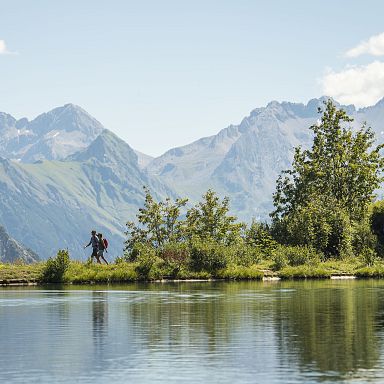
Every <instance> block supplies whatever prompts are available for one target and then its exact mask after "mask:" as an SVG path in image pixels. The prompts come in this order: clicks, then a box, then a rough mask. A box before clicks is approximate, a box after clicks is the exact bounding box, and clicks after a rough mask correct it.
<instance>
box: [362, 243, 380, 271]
mask: <svg viewBox="0 0 384 384" xmlns="http://www.w3.org/2000/svg"><path fill="white" fill-rule="evenodd" d="M360 258H361V260H362V262H363V263H364V265H366V266H368V267H372V266H373V264H375V261H376V260H377V254H376V252H375V251H374V250H373V249H371V248H368V247H365V248H364V249H363V250H362V251H361V253H360Z"/></svg>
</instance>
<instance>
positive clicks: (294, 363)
mask: <svg viewBox="0 0 384 384" xmlns="http://www.w3.org/2000/svg"><path fill="white" fill-rule="evenodd" d="M383 288H384V282H381V281H361V282H359V281H353V282H331V281H327V282H325V281H321V282H313V281H312V282H283V283H274V284H266V283H261V282H241V283H237V282H234V283H215V282H210V283H193V284H188V283H180V284H179V283H172V284H149V285H143V284H134V285H129V286H121V287H117V286H113V287H95V288H94V289H92V290H89V287H71V288H68V287H67V288H66V289H64V290H51V291H47V290H39V289H36V290H30V289H29V290H22V289H20V290H6V289H5V290H0V320H1V321H0V339H1V340H2V350H3V354H2V359H0V381H1V382H12V383H18V382H20V383H24V382H28V381H29V382H39V383H56V382H60V383H72V382H79V383H88V382H92V383H105V382H110V381H111V382H114V383H126V382H135V383H148V382H164V383H165V382H167V383H169V382H175V383H176V382H177V383H179V382H180V381H181V382H191V383H192V382H193V383H195V382H207V381H213V382H221V383H233V382H236V383H254V382H265V383H269V382H272V383H287V382H292V383H302V382H305V383H318V382H331V381H336V382H349V381H351V380H353V381H354V382H366V381H368V379H369V381H370V382H383V377H382V376H383V373H382V372H381V366H382V364H383V336H384V335H383V330H382V325H383V321H384V289H383ZM20 367H23V369H20Z"/></svg>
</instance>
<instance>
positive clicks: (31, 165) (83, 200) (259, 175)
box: [0, 97, 384, 259]
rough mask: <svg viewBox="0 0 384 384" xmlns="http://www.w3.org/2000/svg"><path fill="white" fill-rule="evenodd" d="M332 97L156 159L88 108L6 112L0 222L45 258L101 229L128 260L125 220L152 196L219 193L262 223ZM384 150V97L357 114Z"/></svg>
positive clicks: (277, 110)
mask: <svg viewBox="0 0 384 384" xmlns="http://www.w3.org/2000/svg"><path fill="white" fill-rule="evenodd" d="M325 99H326V98H325V97H323V98H320V99H313V100H310V101H309V102H308V103H306V104H301V103H289V102H283V103H279V102H276V101H272V102H270V103H269V104H268V105H267V106H266V107H263V108H257V109H255V110H253V111H252V112H251V113H250V115H249V116H247V117H245V118H244V119H243V120H242V121H241V123H240V124H238V125H230V126H228V127H227V128H224V129H223V130H221V131H220V132H218V134H216V135H213V136H210V137H205V138H202V139H199V140H197V141H195V142H193V143H191V144H188V145H185V146H182V147H178V148H173V149H170V150H169V151H167V152H166V153H164V154H163V155H162V156H159V157H157V158H152V157H150V156H148V155H145V154H143V153H140V152H138V151H135V150H133V149H132V148H131V147H130V146H129V145H128V144H127V143H125V142H124V141H123V140H121V139H120V138H118V137H117V136H116V135H115V134H113V133H112V132H111V131H109V130H107V129H106V128H105V127H104V126H103V125H102V124H101V123H100V122H98V121H97V120H96V119H95V118H93V117H92V116H90V115H89V114H88V113H87V112H85V111H84V110H83V109H82V108H80V107H78V106H75V105H73V104H67V105H65V106H63V107H59V108H55V109H53V110H52V111H50V112H48V113H44V114H42V115H40V116H38V117H37V118H36V119H34V120H32V121H29V120H27V119H25V118H23V119H20V120H16V119H15V118H13V117H12V116H11V115H9V114H6V113H0V225H3V226H4V227H5V228H6V230H7V232H8V233H9V234H10V235H11V236H13V237H14V238H15V239H17V240H18V241H21V242H22V243H23V244H25V245H26V246H27V247H29V248H31V249H33V250H34V251H35V252H37V253H38V255H39V256H40V257H42V258H47V257H49V256H52V255H53V254H55V253H56V251H57V250H58V249H59V248H68V250H69V251H70V253H71V255H72V256H73V257H75V258H78V259H82V258H83V259H84V258H85V257H87V255H88V253H89V251H88V252H87V253H86V252H85V251H84V250H83V245H84V244H86V243H88V241H89V236H90V230H91V229H93V228H95V229H96V230H98V231H101V232H103V234H104V235H105V236H106V237H107V238H108V240H109V243H110V252H109V254H110V255H111V257H114V256H118V255H121V253H122V249H123V243H124V238H125V235H124V229H125V223H126V221H127V220H131V219H133V218H134V216H135V214H136V213H137V210H138V208H139V207H141V206H142V204H143V201H144V191H143V188H142V187H143V186H144V185H145V186H147V187H148V188H149V189H150V190H151V191H152V193H153V194H154V196H155V197H156V198H158V199H163V198H165V197H166V196H170V197H172V198H175V197H177V196H182V197H188V198H189V199H190V203H191V204H193V203H195V202H196V201H198V200H199V199H200V197H201V195H202V194H203V193H204V192H205V191H206V190H207V189H208V188H212V189H214V190H215V191H217V192H218V193H219V194H220V196H222V197H223V196H224V195H225V196H228V197H229V198H230V201H231V207H232V211H233V213H234V214H236V215H237V216H238V217H239V218H240V219H242V220H245V221H248V222H249V221H250V220H251V219H252V218H257V219H260V220H265V219H267V218H268V213H269V212H270V211H271V210H272V193H273V190H274V187H275V181H276V178H277V176H278V174H279V173H280V172H281V170H283V169H287V168H289V167H290V164H291V162H292V158H293V151H294V147H296V146H298V145H301V146H303V147H308V146H309V145H310V144H311V140H312V131H311V130H309V127H310V126H311V125H312V124H314V123H316V121H317V120H318V119H319V117H320V115H319V114H318V108H319V107H320V108H321V107H322V106H323V101H324V100H325ZM342 107H343V108H344V109H345V110H346V111H347V113H348V114H349V115H350V116H352V117H353V118H354V119H355V121H354V123H353V124H354V125H355V126H356V127H357V126H361V124H363V122H364V121H366V122H367V123H368V125H370V126H371V127H372V128H373V130H374V131H375V133H376V138H377V141H378V143H382V142H383V140H384V138H383V128H382V122H383V121H384V99H383V100H381V101H380V102H378V103H377V104H376V105H374V106H372V107H368V108H363V109H356V108H355V107H354V106H353V105H349V106H342Z"/></svg>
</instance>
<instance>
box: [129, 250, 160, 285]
mask: <svg viewBox="0 0 384 384" xmlns="http://www.w3.org/2000/svg"><path fill="white" fill-rule="evenodd" d="M134 250H135V253H136V254H135V260H136V263H137V265H136V272H137V273H138V275H139V277H140V278H148V276H149V273H150V271H151V269H152V267H153V266H154V264H155V263H156V261H157V257H156V252H155V249H154V248H153V247H152V246H150V245H147V244H143V243H138V244H135V247H134Z"/></svg>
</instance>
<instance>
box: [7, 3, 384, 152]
mask: <svg viewBox="0 0 384 384" xmlns="http://www.w3.org/2000/svg"><path fill="white" fill-rule="evenodd" d="M383 14H384V2H381V1H378V0H377V1H373V0H366V1H347V0H338V1H331V0H323V1H321V2H315V1H305V0H300V1H299V0H290V1H284V0H281V1H277V0H275V1H273V0H271V1H257V0H254V1H248V0H236V1H235V0H233V1H226V0H221V1H216V0H205V1H200V0H194V1H182V0H179V1H170V0H162V1H149V0H142V1H129V0H126V1H122V0H121V1H120V0H108V1H104V0H92V1H91V0H77V1H74V0H65V1H52V0H34V1H30V0H23V1H21V0H0V89H1V91H0V110H1V111H4V112H8V113H10V114H12V115H13V116H15V117H17V118H20V117H23V116H27V117H28V118H34V117H35V116H37V115H38V114H40V113H42V112H46V111H48V110H50V109H52V108H54V107H56V106H60V105H63V104H66V103H69V102H71V103H75V104H78V105H80V106H81V107H83V108H84V109H85V110H87V111H88V112H89V113H91V114H92V115H93V116H94V117H96V118H97V119H98V120H99V121H100V122H101V123H103V124H104V126H105V127H106V128H109V129H111V130H112V131H113V132H115V133H116V134H118V135H119V136H120V137H121V138H123V139H124V140H125V141H127V142H128V143H129V144H130V145H131V146H132V147H134V148H135V149H138V150H140V151H142V152H144V153H147V154H150V155H160V154H161V153H163V152H164V151H165V150H167V149H169V148H171V147H174V146H179V145H184V144H187V143H189V142H191V141H193V140H195V139H198V138H200V137H203V136H209V135H212V134H215V133H217V132H218V131H219V130H220V129H222V128H225V127H226V126H228V125H229V124H238V123H239V122H240V121H241V119H242V118H243V117H244V116H246V115H248V114H249V112H250V111H251V110H252V109H254V108H256V107H261V106H265V105H266V104H267V103H268V102H269V101H271V100H278V101H295V102H307V101H308V100H309V99H311V98H314V97H319V96H321V95H322V94H324V93H327V94H328V95H331V96H333V97H335V98H336V99H338V100H340V101H341V102H345V103H352V102H353V103H356V104H357V105H359V106H364V105H370V104H373V103H375V102H376V101H377V100H378V99H380V98H381V97H383V96H384V63H383V62H382V60H384V59H383V56H384V35H381V34H382V33H383V32H384V25H383V22H382V15H383ZM370 39H371V40H370Z"/></svg>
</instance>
